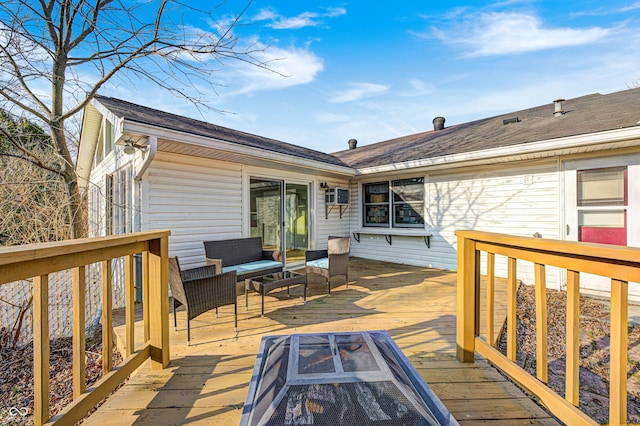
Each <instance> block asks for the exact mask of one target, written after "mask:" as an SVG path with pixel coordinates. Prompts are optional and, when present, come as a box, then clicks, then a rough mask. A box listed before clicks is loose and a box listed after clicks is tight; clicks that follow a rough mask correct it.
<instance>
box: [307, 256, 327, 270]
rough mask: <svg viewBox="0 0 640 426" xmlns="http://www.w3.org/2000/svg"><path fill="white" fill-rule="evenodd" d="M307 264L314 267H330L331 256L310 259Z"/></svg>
mask: <svg viewBox="0 0 640 426" xmlns="http://www.w3.org/2000/svg"><path fill="white" fill-rule="evenodd" d="M307 266H310V267H312V268H320V269H329V258H328V257H323V258H322V259H316V260H310V261H308V262H307Z"/></svg>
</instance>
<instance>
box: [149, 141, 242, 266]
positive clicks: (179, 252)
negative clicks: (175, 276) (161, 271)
mask: <svg viewBox="0 0 640 426" xmlns="http://www.w3.org/2000/svg"><path fill="white" fill-rule="evenodd" d="M146 180H147V185H148V200H146V203H145V204H146V206H145V207H146V208H145V209H144V214H143V229H145V230H159V229H170V230H171V236H170V237H169V253H170V255H172V256H178V257H179V258H180V262H181V264H182V265H183V266H185V267H191V266H200V265H203V264H204V246H203V242H204V241H208V240H221V239H227V238H241V237H242V195H241V194H242V169H241V166H240V165H238V164H231V163H225V162H221V161H214V160H206V159H201V158H196V157H187V156H181V155H175V154H173V155H167V154H160V153H159V154H158V155H157V156H156V159H155V161H154V162H153V164H152V166H151V167H150V169H149V171H148V177H147V178H146Z"/></svg>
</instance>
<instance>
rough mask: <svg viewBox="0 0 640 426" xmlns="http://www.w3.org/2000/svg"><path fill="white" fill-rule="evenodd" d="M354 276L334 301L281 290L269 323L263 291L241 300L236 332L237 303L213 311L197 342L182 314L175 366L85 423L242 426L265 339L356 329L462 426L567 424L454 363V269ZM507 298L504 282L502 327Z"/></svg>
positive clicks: (132, 384) (497, 379)
mask: <svg viewBox="0 0 640 426" xmlns="http://www.w3.org/2000/svg"><path fill="white" fill-rule="evenodd" d="M350 274H351V275H350V284H349V288H348V289H347V288H346V286H345V285H344V284H342V282H343V281H340V278H338V280H337V286H334V289H332V292H331V296H330V297H328V296H327V295H326V286H324V285H323V281H322V280H321V279H318V278H311V279H310V284H309V296H308V300H307V303H306V305H303V304H302V298H301V296H302V287H299V288H292V289H291V297H290V298H287V297H286V290H283V291H282V292H280V293H279V292H274V293H272V294H271V296H269V297H266V298H265V316H264V317H263V318H261V316H260V296H259V295H258V294H257V293H252V294H250V295H249V310H248V311H245V308H244V294H242V295H239V296H238V313H239V318H238V319H239V332H238V333H237V335H236V333H234V332H233V307H224V308H221V309H220V315H219V318H215V314H214V313H213V312H210V313H207V314H204V315H202V316H200V317H198V318H196V319H195V320H194V321H192V323H191V327H192V328H191V346H186V322H185V319H184V312H183V311H180V310H179V311H178V330H177V331H174V330H173V326H172V327H171V337H170V339H171V363H170V365H169V367H168V368H166V369H165V370H162V371H151V370H150V368H148V366H144V367H142V368H141V369H140V370H139V371H138V372H137V374H135V375H134V376H133V377H132V378H131V379H130V380H129V381H128V382H127V384H125V385H124V387H122V388H121V389H119V390H118V391H117V392H116V393H115V394H114V395H112V396H111V397H110V398H109V399H108V400H107V401H106V402H105V403H104V404H103V405H102V406H101V407H100V408H99V409H98V410H97V411H96V412H95V413H94V414H93V415H91V417H89V418H88V420H87V421H85V424H89V425H93V424H95V425H103V424H109V425H131V424H147V423H149V424H207V425H211V424H216V425H217V424H220V425H232V424H238V422H239V421H240V416H241V413H242V406H243V403H244V400H245V397H246V394H247V390H248V385H249V381H250V379H251V373H252V371H253V366H254V362H255V359H256V354H257V351H258V346H259V344H260V339H261V337H262V336H263V335H268V334H290V333H307V332H321V331H352V330H387V332H388V333H389V334H390V335H391V337H393V339H394V340H395V342H396V343H397V344H398V346H399V347H400V348H401V349H402V350H403V352H404V353H405V354H406V356H407V357H408V358H409V360H410V361H411V362H412V363H413V365H414V366H415V367H416V369H417V370H418V371H419V373H420V374H421V375H422V376H423V377H424V379H425V380H426V381H427V383H428V384H429V386H430V387H431V388H432V389H433V391H434V392H435V393H436V394H437V395H438V397H439V398H440V399H441V400H442V402H443V403H444V405H445V406H446V407H447V408H448V409H449V411H451V413H452V414H453V415H454V417H455V418H456V419H457V420H458V421H459V422H460V423H461V424H481V423H485V424H492V425H495V424H498V425H500V424H504V425H519V424H558V423H557V421H555V420H554V419H553V418H552V417H550V416H549V414H547V413H546V412H545V411H544V410H542V409H541V408H540V407H539V406H538V405H537V404H535V403H534V402H532V401H531V400H530V399H529V398H528V397H527V396H526V395H525V394H524V393H522V392H521V391H520V390H519V388H517V387H516V386H515V385H514V384H512V383H511V382H509V381H507V380H506V379H505V378H504V377H503V376H502V375H501V374H500V373H498V371H497V370H495V369H494V368H493V367H491V366H489V365H488V364H487V362H486V361H484V360H476V362H475V363H473V364H462V363H459V362H458V361H457V360H456V359H455V352H456V345H455V332H456V318H455V312H456V274H455V273H453V272H448V271H441V270H435V269H429V268H421V267H413V266H406V265H397V264H391V263H383V262H373V261H367V260H363V259H357V258H352V259H351V262H350ZM505 299H506V286H505V285H503V284H502V283H498V285H497V294H496V301H497V309H496V328H499V327H500V324H501V323H502V319H503V318H504V315H505V309H506V308H505ZM498 317H499V318H500V320H498ZM114 318H117V317H114ZM170 323H171V324H173V318H171V321H170ZM121 329H122V327H116V333H117V334H118V335H120V334H122V333H123V330H121ZM137 333H141V330H137Z"/></svg>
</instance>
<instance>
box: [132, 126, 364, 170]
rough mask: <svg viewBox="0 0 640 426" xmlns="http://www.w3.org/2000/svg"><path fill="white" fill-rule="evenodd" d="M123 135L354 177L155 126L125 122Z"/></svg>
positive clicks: (321, 165) (297, 159)
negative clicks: (142, 136) (147, 137)
mask: <svg viewBox="0 0 640 426" xmlns="http://www.w3.org/2000/svg"><path fill="white" fill-rule="evenodd" d="M123 133H134V134H142V135H154V136H156V137H157V138H158V139H167V140H170V141H172V142H179V143H184V144H187V145H191V146H199V147H202V148H209V149H214V150H220V151H224V152H231V153H234V154H238V155H244V156H247V157H253V158H257V159H261V160H269V161H274V162H277V163H281V164H295V165H297V166H304V167H308V168H310V169H314V170H319V171H323V172H330V173H337V174H342V175H345V176H349V177H352V176H355V174H356V172H355V169H353V168H351V167H346V166H337V165H334V164H328V163H323V162H321V161H315V160H309V159H305V158H300V157H296V156H294V155H288V154H282V153H278V152H273V151H269V150H266V149H260V148H254V147H250V146H243V145H239V144H237V143H233V142H226V141H223V140H220V139H213V138H208V137H204V136H198V135H193V134H190V133H186V132H179V131H175V130H169V129H163V128H159V127H156V126H150V125H147V124H143V123H137V122H132V121H125V123H124V127H123Z"/></svg>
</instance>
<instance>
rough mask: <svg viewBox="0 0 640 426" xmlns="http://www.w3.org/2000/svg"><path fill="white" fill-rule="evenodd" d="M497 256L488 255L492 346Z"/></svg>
mask: <svg viewBox="0 0 640 426" xmlns="http://www.w3.org/2000/svg"><path fill="white" fill-rule="evenodd" d="M495 268H496V255H495V254H494V253H487V312H486V314H487V320H486V327H487V343H489V344H490V345H492V346H493V345H494V344H495V339H496V338H495V335H494V332H493V327H494V318H495V300H494V296H495V295H494V291H495V282H496V274H495Z"/></svg>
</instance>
